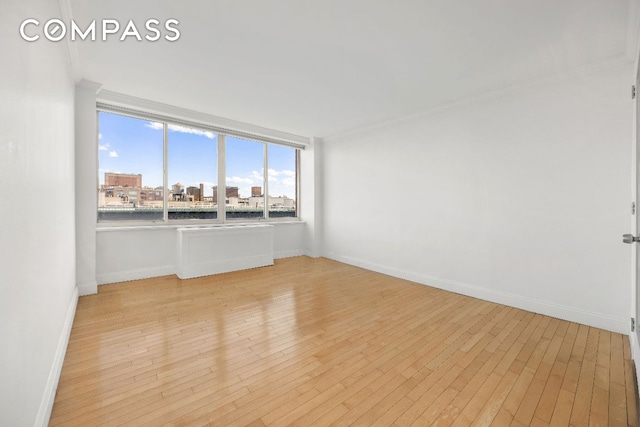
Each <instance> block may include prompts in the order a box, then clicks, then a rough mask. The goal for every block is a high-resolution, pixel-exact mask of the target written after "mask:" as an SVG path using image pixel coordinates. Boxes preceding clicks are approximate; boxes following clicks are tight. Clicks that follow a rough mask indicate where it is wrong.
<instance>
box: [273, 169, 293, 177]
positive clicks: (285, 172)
mask: <svg viewBox="0 0 640 427" xmlns="http://www.w3.org/2000/svg"><path fill="white" fill-rule="evenodd" d="M280 175H283V176H295V175H296V173H295V172H294V171H290V170H286V169H284V170H281V171H277V170H275V169H269V176H280Z"/></svg>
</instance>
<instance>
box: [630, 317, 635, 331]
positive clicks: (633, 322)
mask: <svg viewBox="0 0 640 427" xmlns="http://www.w3.org/2000/svg"><path fill="white" fill-rule="evenodd" d="M635 331H636V319H634V318H633V317H632V318H631V332H635Z"/></svg>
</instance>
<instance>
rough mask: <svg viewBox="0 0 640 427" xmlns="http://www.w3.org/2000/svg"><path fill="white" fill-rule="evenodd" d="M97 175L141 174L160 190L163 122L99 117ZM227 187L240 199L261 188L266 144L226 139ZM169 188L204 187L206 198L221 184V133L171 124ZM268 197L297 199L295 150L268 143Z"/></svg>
mask: <svg viewBox="0 0 640 427" xmlns="http://www.w3.org/2000/svg"><path fill="white" fill-rule="evenodd" d="M98 137H99V141H98V145H99V151H98V161H99V177H100V183H101V184H103V183H104V173H105V172H117V173H130V174H142V185H143V186H149V187H160V186H162V124H160V123H154V122H150V121H148V120H141V119H134V118H130V117H125V116H120V115H117V114H111V113H104V112H100V113H99V135H98ZM226 152H227V155H226V169H227V170H226V177H227V182H226V185H228V186H234V187H238V189H239V192H240V196H241V197H248V196H250V194H251V187H252V186H260V187H263V183H262V179H263V178H262V176H263V170H264V168H263V144H261V143H258V142H254V141H249V140H244V139H241V138H235V137H231V136H227V138H226ZM168 161H169V177H168V178H169V188H171V186H172V185H173V184H175V183H177V182H180V183H182V184H184V185H185V187H189V186H195V187H198V186H199V185H200V183H203V184H205V195H208V196H210V195H211V194H212V189H211V187H212V186H214V185H217V182H218V167H217V162H218V161H217V135H216V134H214V133H213V132H208V131H203V130H200V129H192V128H186V127H183V126H177V125H169V146H168ZM269 194H270V195H271V196H288V197H290V198H292V199H293V198H295V150H294V149H292V148H289V147H284V146H279V145H274V144H269Z"/></svg>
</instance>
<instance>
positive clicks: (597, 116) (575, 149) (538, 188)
mask: <svg viewBox="0 0 640 427" xmlns="http://www.w3.org/2000/svg"><path fill="white" fill-rule="evenodd" d="M631 76H632V71H631V64H626V65H618V66H615V67H610V68H608V69H606V70H601V71H600V72H598V73H593V74H590V75H582V76H574V78H572V79H565V80H563V81H560V80H557V81H555V82H547V83H545V84H538V85H534V86H531V87H529V88H528V89H521V90H519V91H511V92H509V93H507V94H503V95H502V96H495V97H493V98H487V99H485V100H484V101H476V102H469V103H467V104H462V105H459V106H457V107H454V108H450V109H443V110H441V111H439V112H434V113H432V114H424V115H421V116H416V117H413V118H409V119H406V120H404V121H397V122H395V123H391V124H387V125H384V126H379V127H376V128H371V129H368V130H363V131H360V132H359V133H352V134H350V135H346V136H342V137H337V138H333V139H330V140H326V141H325V143H324V149H323V156H324V165H325V169H324V171H323V177H324V179H323V187H324V242H323V245H324V254H325V255H326V256H328V257H329V258H334V259H338V260H341V261H344V262H348V263H352V264H355V265H360V266H363V267H366V268H370V269H373V270H377V271H382V272H386V273H390V274H393V275H396V276H400V277H405V278H409V279H412V280H415V281H418V282H421V283H424V284H430V285H433V286H437V287H442V288H446V289H451V290H454V291H456V292H460V293H464V294H468V295H474V296H478V297H481V298H485V299H488V300H493V301H498V302H503V303H507V304H510V305H514V306H518V307H522V308H526V309H529V310H533V311H537V312H541V313H545V314H550V315H554V316H557V317H561V318H565V319H569V320H574V321H578V322H582V323H586V324H590V325H594V326H599V327H603V328H606V329H610V330H615V331H619V332H625V333H626V332H628V331H629V313H630V302H629V283H630V259H629V258H630V257H629V247H628V246H627V245H623V244H622V243H621V235H622V234H623V233H627V232H629V215H630V186H631V182H630V173H631V171H630V168H631V165H630V161H629V159H630V155H631V145H630V138H631V126H630V123H631V108H632V103H631V99H630V92H629V88H630V84H631V83H632V81H633V80H632V78H631Z"/></svg>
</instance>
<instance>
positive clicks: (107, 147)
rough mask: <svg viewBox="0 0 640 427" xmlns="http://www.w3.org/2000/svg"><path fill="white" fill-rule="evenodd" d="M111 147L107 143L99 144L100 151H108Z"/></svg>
mask: <svg viewBox="0 0 640 427" xmlns="http://www.w3.org/2000/svg"><path fill="white" fill-rule="evenodd" d="M110 146H111V145H109V143H108V142H107V143H106V144H98V150H100V151H107V150H108V149H109V147H110Z"/></svg>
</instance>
